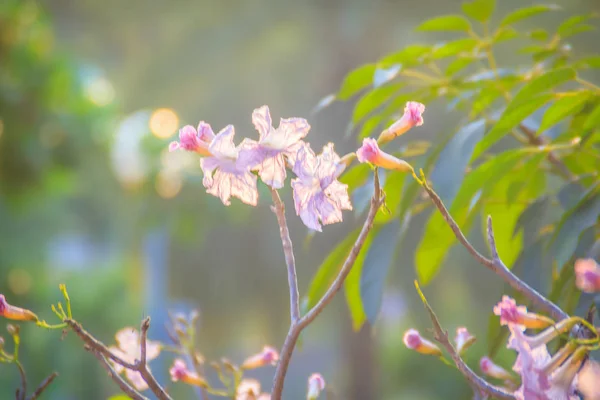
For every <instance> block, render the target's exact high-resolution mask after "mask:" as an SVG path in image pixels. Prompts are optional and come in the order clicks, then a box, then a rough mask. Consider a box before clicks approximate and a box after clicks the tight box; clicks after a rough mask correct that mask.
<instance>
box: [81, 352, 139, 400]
mask: <svg viewBox="0 0 600 400" xmlns="http://www.w3.org/2000/svg"><path fill="white" fill-rule="evenodd" d="M88 349H89V350H90V352H91V353H92V354H93V355H94V356H95V357H96V358H97V359H98V360H99V361H100V364H101V365H102V367H103V368H104V369H105V370H106V372H108V376H109V377H110V378H111V379H112V380H113V381H114V382H115V383H116V384H117V385H119V388H120V389H121V391H122V392H123V393H125V394H126V395H127V396H129V397H131V398H132V399H133V400H148V398H147V397H145V396H142V394H141V393H140V392H138V391H137V390H135V389H134V388H133V386H131V385H130V384H129V383H128V382H127V381H126V380H125V379H123V378H122V377H121V375H119V374H117V372H116V371H115V370H114V368H113V367H112V365H110V363H109V362H108V360H107V359H106V357H104V356H103V355H102V354H100V353H99V352H97V351H95V350H94V349H93V348H91V347H88Z"/></svg>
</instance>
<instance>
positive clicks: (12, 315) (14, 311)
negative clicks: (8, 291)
mask: <svg viewBox="0 0 600 400" xmlns="http://www.w3.org/2000/svg"><path fill="white" fill-rule="evenodd" d="M0 316H2V317H4V318H7V319H12V320H14V321H37V320H38V317H37V315H35V314H34V313H33V312H32V311H29V310H26V309H24V308H20V307H16V306H13V305H11V304H8V302H7V301H6V298H5V297H4V295H3V294H0Z"/></svg>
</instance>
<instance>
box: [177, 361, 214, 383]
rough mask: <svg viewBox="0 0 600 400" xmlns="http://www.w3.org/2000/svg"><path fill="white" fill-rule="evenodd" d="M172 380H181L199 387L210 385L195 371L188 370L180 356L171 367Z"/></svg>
mask: <svg viewBox="0 0 600 400" xmlns="http://www.w3.org/2000/svg"><path fill="white" fill-rule="evenodd" d="M169 374H170V375H171V380H172V381H173V382H177V381H181V382H184V383H187V384H188V385H194V386H199V387H204V388H205V387H208V384H207V383H206V381H205V380H204V379H202V378H201V377H200V376H198V374H196V373H195V372H191V371H190V370H188V368H187V365H186V364H185V361H183V360H182V359H180V358H177V359H175V361H174V362H173V366H172V367H171V368H170V369H169Z"/></svg>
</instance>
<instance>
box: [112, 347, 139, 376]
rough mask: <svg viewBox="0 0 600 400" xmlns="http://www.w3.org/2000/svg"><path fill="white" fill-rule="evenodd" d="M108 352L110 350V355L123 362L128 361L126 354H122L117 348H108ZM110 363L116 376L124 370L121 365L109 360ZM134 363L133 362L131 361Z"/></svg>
mask: <svg viewBox="0 0 600 400" xmlns="http://www.w3.org/2000/svg"><path fill="white" fill-rule="evenodd" d="M108 350H110V352H111V353H113V354H114V355H115V356H117V357H119V358H121V359H123V360H125V361H130V360H129V359H128V358H129V357H128V356H127V354H125V353H123V352H122V351H121V350H120V349H119V348H118V347H116V346H110V347H109V348H108ZM109 361H110V363H111V364H112V366H113V368H114V369H115V372H116V373H117V374H120V373H121V372H123V370H124V369H125V367H123V366H122V365H121V364H117V363H116V362H114V361H112V360H110V359H109ZM132 361H134V360H132Z"/></svg>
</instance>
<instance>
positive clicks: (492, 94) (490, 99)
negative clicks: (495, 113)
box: [469, 86, 502, 119]
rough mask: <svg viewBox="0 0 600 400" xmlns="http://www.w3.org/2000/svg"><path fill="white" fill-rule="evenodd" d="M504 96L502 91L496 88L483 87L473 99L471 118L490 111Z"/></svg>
mask: <svg viewBox="0 0 600 400" xmlns="http://www.w3.org/2000/svg"><path fill="white" fill-rule="evenodd" d="M501 96H502V91H501V90H500V89H498V88H497V87H495V86H485V87H483V88H482V89H481V90H480V91H479V93H478V94H477V96H475V97H474V98H473V103H472V106H471V113H470V115H469V116H470V118H471V119H474V118H476V117H479V116H480V115H481V113H482V112H487V111H489V108H490V106H491V105H492V104H493V103H494V102H495V101H496V100H497V99H498V98H500V97H501Z"/></svg>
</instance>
